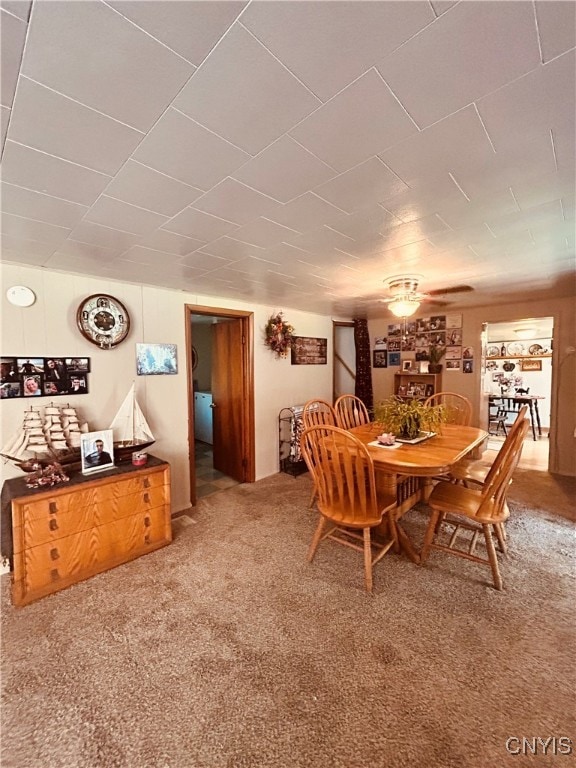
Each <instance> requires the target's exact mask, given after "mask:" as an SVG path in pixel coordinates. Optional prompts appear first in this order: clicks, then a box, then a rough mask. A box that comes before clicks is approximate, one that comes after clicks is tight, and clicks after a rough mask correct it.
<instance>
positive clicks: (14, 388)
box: [0, 381, 22, 400]
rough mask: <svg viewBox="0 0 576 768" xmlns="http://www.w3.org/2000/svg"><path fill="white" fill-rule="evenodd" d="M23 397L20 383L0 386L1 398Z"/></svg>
mask: <svg viewBox="0 0 576 768" xmlns="http://www.w3.org/2000/svg"><path fill="white" fill-rule="evenodd" d="M12 397H22V385H21V383H20V382H19V381H5V382H4V384H0V398H2V400H4V399H5V398H6V399H8V398H12Z"/></svg>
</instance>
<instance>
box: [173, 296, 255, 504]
mask: <svg viewBox="0 0 576 768" xmlns="http://www.w3.org/2000/svg"><path fill="white" fill-rule="evenodd" d="M185 320H186V327H185V330H186V363H187V365H186V367H187V372H188V444H189V466H190V503H191V504H192V506H194V505H195V504H196V502H197V500H198V498H199V497H202V496H206V495H207V493H208V492H210V491H213V492H215V491H216V490H223V489H224V488H226V487H231V486H232V485H234V484H237V483H246V482H254V479H255V460H254V456H255V448H254V387H253V353H252V326H253V313H252V312H245V311H240V310H230V309H224V308H220V307H206V306H198V305H186V306H185ZM206 480H208V481H212V480H214V481H215V482H208V483H207V482H206ZM207 486H213V488H210V487H207Z"/></svg>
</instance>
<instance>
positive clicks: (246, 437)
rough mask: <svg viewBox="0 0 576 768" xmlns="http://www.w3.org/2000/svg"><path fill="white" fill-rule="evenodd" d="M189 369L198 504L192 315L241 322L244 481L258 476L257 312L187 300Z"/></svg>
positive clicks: (193, 497) (193, 489)
mask: <svg viewBox="0 0 576 768" xmlns="http://www.w3.org/2000/svg"><path fill="white" fill-rule="evenodd" d="M184 314H185V338H186V373H187V381H188V465H189V472H190V503H191V504H192V506H194V505H195V504H196V463H195V459H194V386H193V374H192V315H208V316H210V317H228V318H231V319H238V320H240V322H241V328H242V336H243V338H244V339H245V343H243V345H242V353H241V359H242V368H243V376H242V378H243V388H244V398H243V403H242V434H243V441H242V453H243V458H244V459H245V460H246V461H245V466H244V482H247V483H253V482H254V481H255V479H256V460H255V453H256V447H255V444H254V344H253V338H254V313H253V312H250V311H248V310H241V309H228V308H224V307H208V306H205V305H201V304H185V305H184Z"/></svg>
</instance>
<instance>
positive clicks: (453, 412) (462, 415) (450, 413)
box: [424, 392, 472, 427]
mask: <svg viewBox="0 0 576 768" xmlns="http://www.w3.org/2000/svg"><path fill="white" fill-rule="evenodd" d="M424 405H443V406H444V411H445V415H446V418H445V422H446V424H460V425H462V426H464V427H469V426H470V421H471V420H472V403H471V402H470V400H468V398H467V397H464V395H459V394H457V393H456V392H437V393H436V394H435V395H430V397H429V398H427V399H426V400H425V401H424Z"/></svg>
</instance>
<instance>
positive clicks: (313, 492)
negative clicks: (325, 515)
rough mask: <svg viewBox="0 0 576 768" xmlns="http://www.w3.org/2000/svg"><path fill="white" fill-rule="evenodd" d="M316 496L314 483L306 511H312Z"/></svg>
mask: <svg viewBox="0 0 576 768" xmlns="http://www.w3.org/2000/svg"><path fill="white" fill-rule="evenodd" d="M317 495H318V494H317V492H316V483H314V485H313V486H312V493H311V494H310V504H308V509H312V507H313V506H314V502H315V501H316V496H317Z"/></svg>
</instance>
